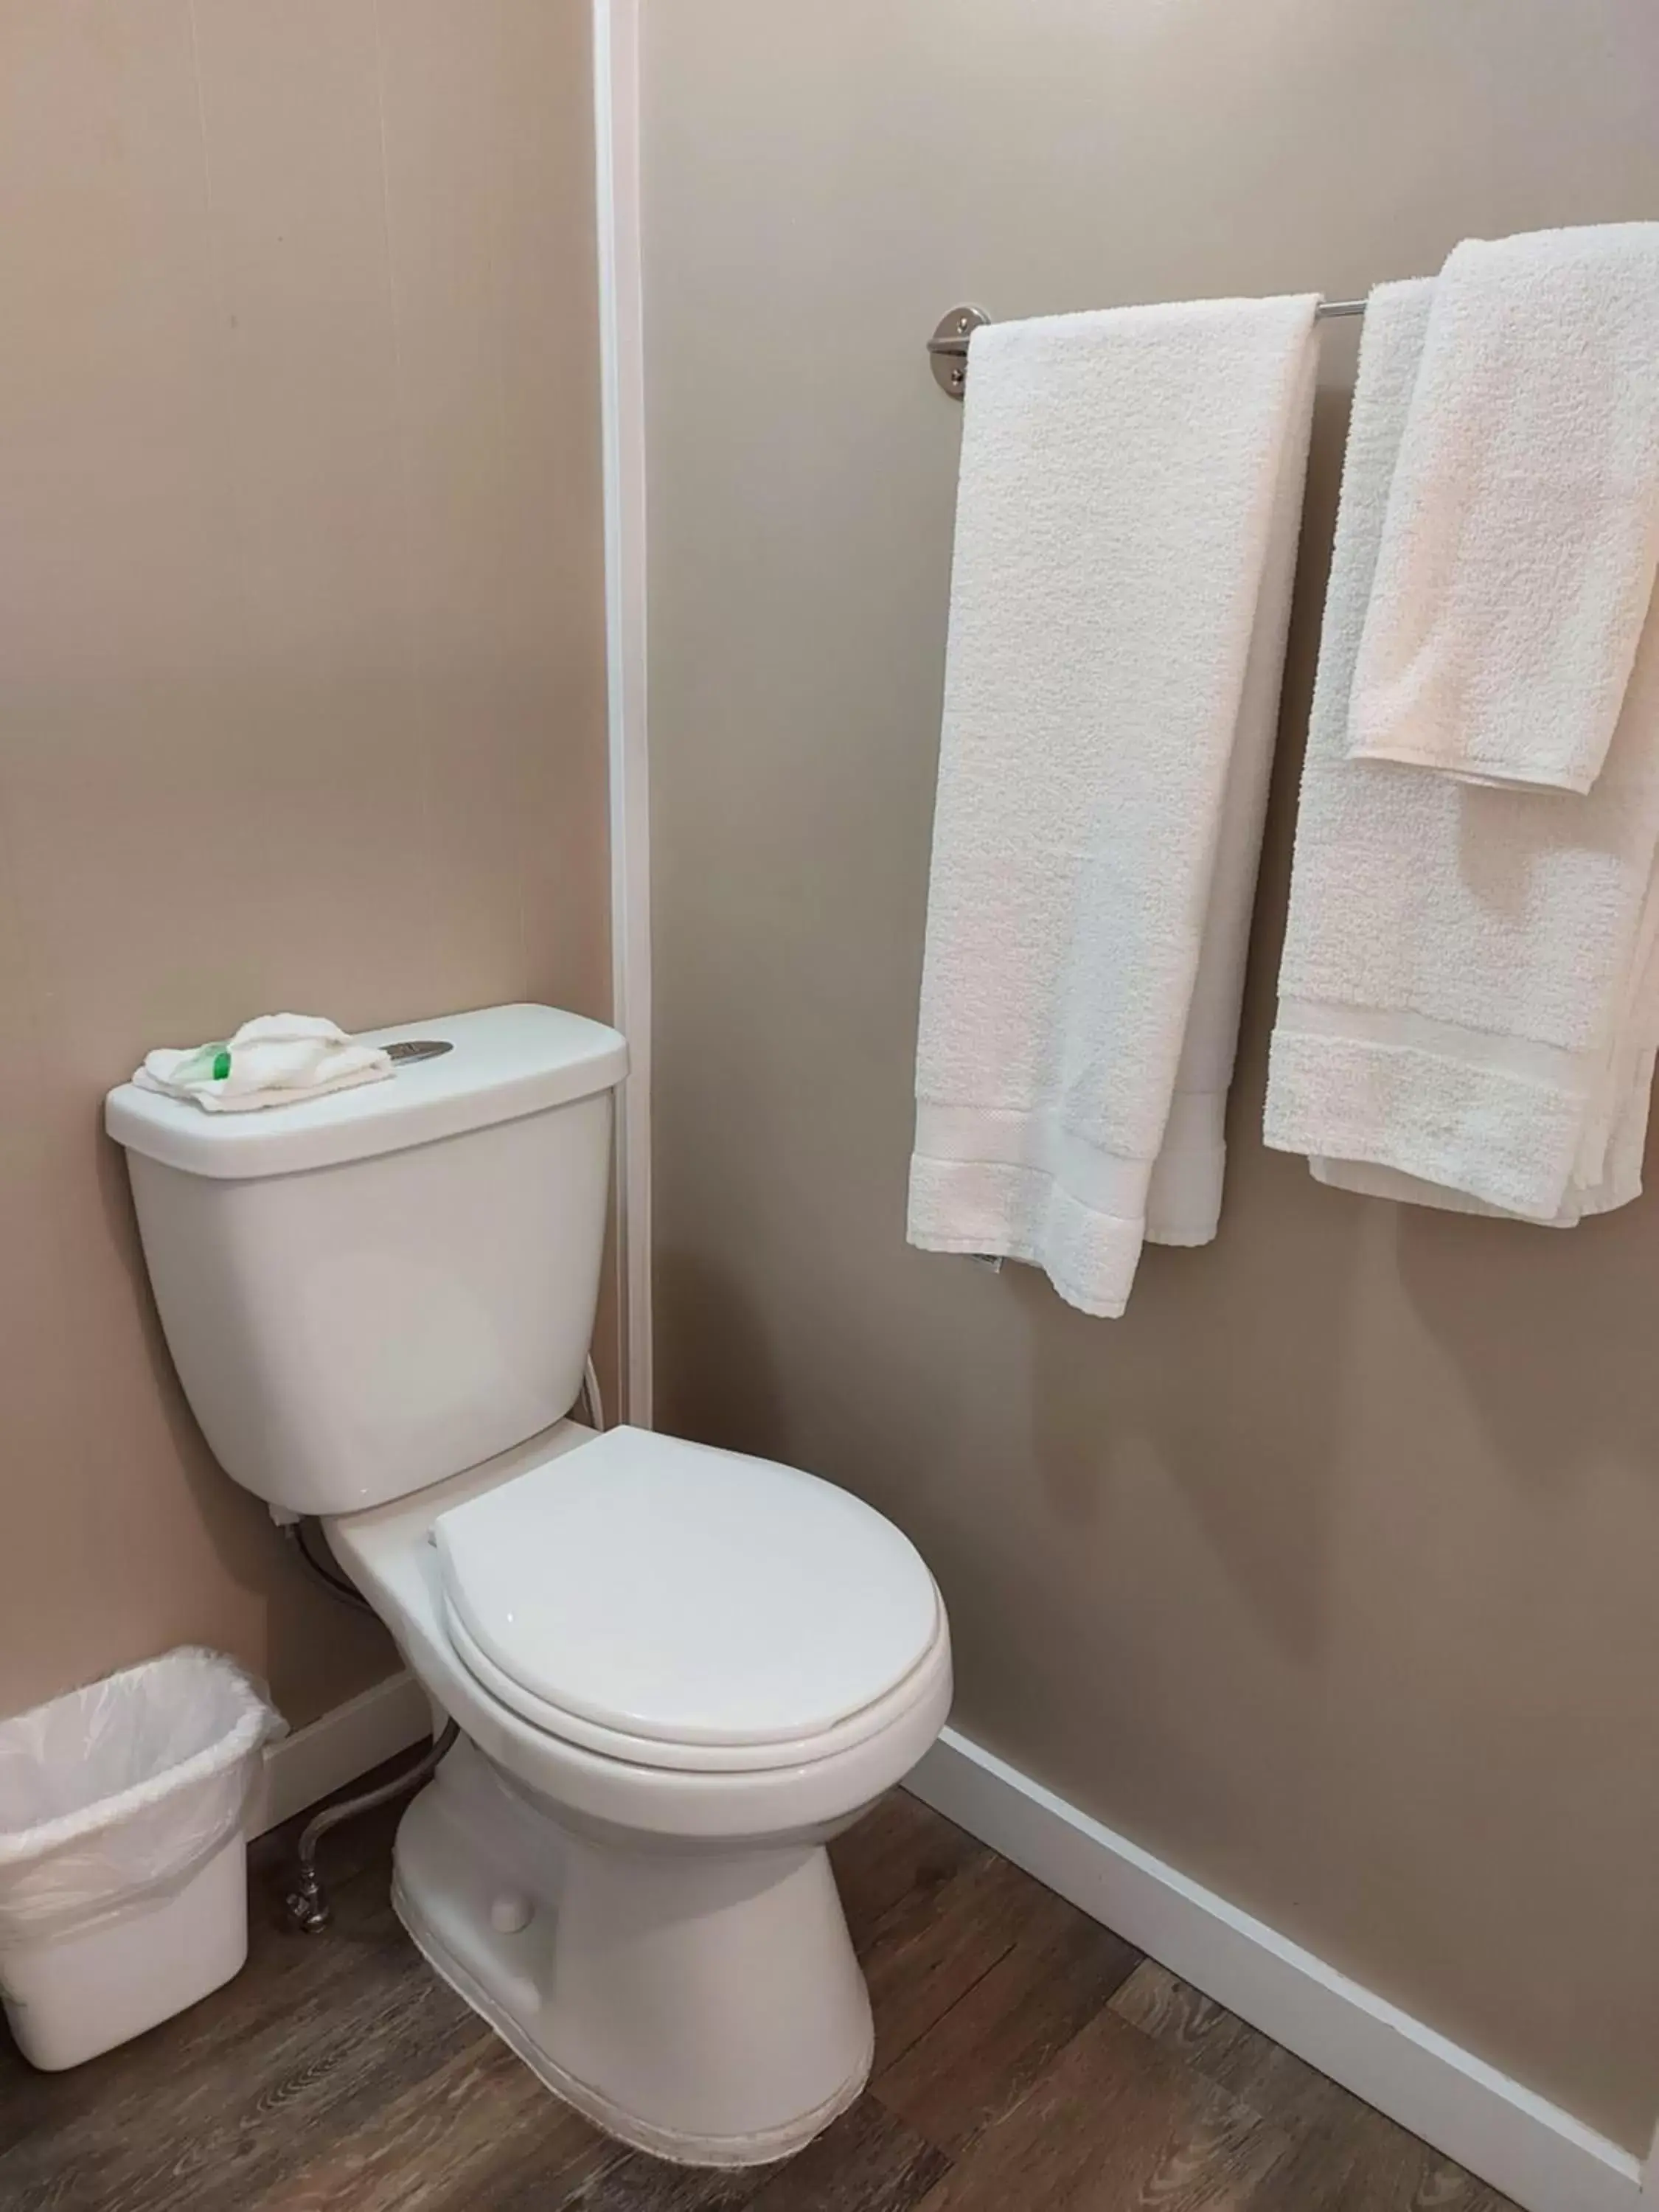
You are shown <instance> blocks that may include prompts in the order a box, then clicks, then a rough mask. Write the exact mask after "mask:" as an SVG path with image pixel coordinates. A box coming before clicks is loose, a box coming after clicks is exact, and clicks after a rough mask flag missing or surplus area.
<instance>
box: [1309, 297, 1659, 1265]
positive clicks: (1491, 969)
mask: <svg viewBox="0 0 1659 2212" xmlns="http://www.w3.org/2000/svg"><path fill="white" fill-rule="evenodd" d="M1433 295H1434V286H1433V284H1432V283H1427V282H1425V283H1411V284H1395V285H1387V286H1384V287H1383V288H1381V289H1379V290H1378V291H1376V292H1375V293H1373V294H1372V295H1371V302H1370V311H1369V313H1367V316H1366V319H1365V332H1364V342H1363V344H1362V347H1361V352H1360V362H1359V376H1358V386H1357V388H1356V391H1355V394H1354V410H1353V421H1352V428H1351V430H1350V432H1349V437H1348V450H1347V457H1346V464H1345V466H1344V470H1343V477H1342V498H1341V506H1340V513H1339V516H1338V521H1337V532H1336V544H1335V549H1334V554H1333V557H1332V564H1331V579H1330V586H1329V590H1328V595H1327V599H1326V603H1325V623H1324V630H1323V635H1322V640H1321V646H1320V660H1319V674H1318V679H1317V683H1316V687H1315V693H1314V705H1313V715H1312V720H1311V724H1310V731H1309V738H1308V754H1307V763H1306V766H1305V769H1304V775H1303V782H1302V796H1301V805H1300V811H1299V813H1298V817H1297V839H1296V861H1295V869H1294V873H1293V876H1292V879H1291V911H1290V919H1289V926H1288V929H1287V933H1286V938H1285V956H1284V962H1283V965H1282V967H1281V969H1280V974H1279V1018H1278V1024H1277V1026H1276V1028H1275V1030H1274V1034H1273V1052H1272V1060H1271V1067H1270V1073H1269V1080H1268V1090H1267V1115H1266V1135H1267V1142H1268V1144H1269V1145H1272V1146H1276V1147H1278V1148H1279V1149H1280V1150H1283V1151H1287V1152H1302V1153H1305V1154H1306V1155H1308V1156H1309V1158H1310V1159H1311V1160H1312V1161H1313V1162H1314V1171H1315V1173H1316V1175H1317V1176H1319V1178H1320V1179H1321V1180H1322V1181H1323V1182H1332V1183H1338V1184H1341V1185H1343V1186H1345V1187H1346V1188H1352V1189H1358V1190H1364V1191H1368V1192H1373V1193H1378V1194H1386V1195H1388V1196H1391V1197H1397V1198H1406V1199H1413V1200H1418V1201H1419V1202H1426V1203H1431V1204H1435V1205H1440V1206H1449V1207H1452V1208H1455V1209H1457V1210H1461V1211H1465V1212H1499V1213H1507V1214H1514V1215H1518V1216H1520V1217H1522V1218H1524V1219H1527V1220H1531V1221H1535V1222H1541V1223H1545V1224H1548V1225H1559V1226H1570V1225H1571V1224H1573V1223H1574V1222H1576V1221H1577V1220H1578V1219H1579V1218H1581V1217H1582V1216H1583V1215H1584V1214H1586V1213H1589V1212H1604V1211H1606V1210H1607V1208H1608V1207H1610V1206H1616V1205H1620V1204H1622V1203H1624V1202H1625V1201H1626V1200H1628V1199H1630V1198H1632V1197H1633V1196H1635V1194H1636V1193H1637V1192H1638V1190H1639V1188H1640V1167H1641V1154H1642V1138H1643V1135H1644V1131H1645V1127H1646V1119H1647V1098H1648V1088H1649V1085H1650V1081H1651V1079H1652V1074H1653V1067H1654V1048H1655V1045H1656V1043H1659V1019H1656V1014H1659V992H1656V988H1655V984H1656V958H1655V944H1656V924H1659V897H1656V889H1655V872H1654V864H1655V854H1656V848H1659V620H1654V621H1650V623H1648V625H1647V626H1646V628H1645V629H1644V632H1643V635H1642V638H1641V640H1640V642H1639V645H1638V650H1637V653H1636V655H1635V659H1634V665H1633V667H1632V672H1631V677H1630V681H1629V683H1628V685H1627V686H1626V690H1625V694H1624V697H1623V702H1622V708H1621V711H1620V715H1619V718H1618V721H1617V724H1616V726H1615V728H1614V731H1613V736H1612V738H1611V740H1610V742H1609V744H1608V746H1607V757H1606V762H1605V765H1604V766H1603V767H1602V769H1601V774H1600V775H1599V776H1598V777H1597V778H1596V780H1595V787H1594V789H1593V790H1592V791H1590V792H1589V794H1588V795H1587V796H1584V797H1582V798H1576V799H1564V798H1563V797H1562V796H1561V794H1560V793H1559V790H1553V789H1552V790H1531V791H1528V790H1520V789H1514V788H1502V787H1491V786H1487V785H1483V784H1481V783H1479V782H1475V781H1462V780H1459V779H1458V778H1457V777H1455V776H1453V775H1446V774H1442V773H1439V772H1437V771H1436V770H1433V769H1425V768H1424V767H1422V766H1420V765H1419V766H1412V765H1401V764H1398V763H1392V762H1388V761H1376V760H1369V759H1358V760H1357V759H1354V758H1352V757H1350V748H1349V743H1348V735H1349V728H1348V725H1349V703H1350V699H1351V696H1352V690H1353V682H1354V671H1355V664H1356V660H1357V658H1358V650H1359V641H1360V637H1361V633H1362V630H1363V628H1364V621H1365V611H1366V608H1367V605H1368V604H1369V603H1370V598H1371V592H1372V586H1373V579H1374V575H1375V572H1376V565H1377V560H1378V555H1379V549H1380V546H1381V544H1382V540H1383V527H1384V516H1385V513H1386V511H1387V508H1388V502H1389V487H1390V484H1391V483H1392V481H1393V477H1394V473H1395V464H1396V459H1397V456H1398V454H1399V451H1400V447H1401V436H1402V433H1403V430H1404V428H1405V424H1406V420H1407V412H1408V410H1409V409H1410V407H1411V404H1412V401H1413V391H1414V389H1415V386H1416V380H1417V374H1418V368H1419V362H1420V360H1421V358H1422V355H1423V351H1424V344H1425V335H1426V332H1427V331H1428V327H1429V322H1430V316H1431V306H1432V301H1433Z"/></svg>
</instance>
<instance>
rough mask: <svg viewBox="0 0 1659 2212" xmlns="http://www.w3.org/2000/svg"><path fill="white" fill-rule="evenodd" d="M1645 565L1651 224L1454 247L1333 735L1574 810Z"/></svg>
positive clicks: (1362, 751)
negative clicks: (1553, 798)
mask: <svg viewBox="0 0 1659 2212" xmlns="http://www.w3.org/2000/svg"><path fill="white" fill-rule="evenodd" d="M1656 566H1659V222H1630V223H1604V224H1600V225H1597V226H1595V227H1594V228H1587V229H1579V230H1547V231H1538V232H1534V233H1533V234H1531V235H1529V236H1526V237H1521V238H1505V239H1500V240H1497V241H1495V242H1488V241H1486V240H1480V239H1472V240H1468V241H1466V242H1465V243H1464V244H1463V245H1462V246H1458V247H1457V248H1456V250H1455V252H1453V253H1452V255H1451V257H1450V258H1449V260H1448V261H1447V263H1446V265H1445V268H1444V269H1443V271H1442V272H1441V276H1440V278H1439V281H1438V282H1437V284H1436V286H1435V289H1434V300H1433V306H1432V307H1431V311H1430V315H1429V323H1428V331H1427V335H1426V337H1425V341H1424V345H1423V355H1422V360H1421V362H1420V364H1419V368H1418V372H1417V376H1416V379H1415V381H1414V384H1413V392H1412V398H1411V404H1410V408H1409V411H1408V413H1407V420H1406V426H1405V432H1404V435H1403V437H1402V438H1401V445H1400V453H1399V456H1398V459H1397V460H1396V462H1395V470H1394V475H1393V481H1392V483H1391V485H1390V488H1389V498H1388V509H1387V515H1386V519H1385V520H1384V522H1383V536H1382V543H1381V546H1380V548H1379V550H1378V553H1377V558H1376V576H1375V579H1374V581H1373V584H1372V587H1371V594H1370V605H1369V607H1368V609H1367V611H1366V615H1365V623H1364V634H1363V635H1362V638H1361V641H1360V646H1359V654H1358V662H1357V664H1356V665H1355V670H1354V684H1353V698H1352V708H1351V718H1350V723H1349V731H1348V743H1349V750H1351V751H1352V753H1353V754H1354V755H1355V756H1356V757H1359V758H1364V759H1369V760H1393V761H1406V762H1414V763H1421V764H1423V765H1425V766H1428V767H1431V768H1438V769H1443V770H1445V771H1446V772H1448V773H1449V774H1452V775H1463V776H1467V777H1469V778H1471V779H1472V780H1474V781H1486V782H1499V783H1512V784H1517V785H1521V786H1523V787H1534V786H1535V787H1541V788H1545V789H1553V790H1560V791H1566V792H1584V791H1588V790H1589V788H1590V787H1591V785H1592V784H1593V783H1594V781H1595V777H1596V775H1597V774H1598V773H1599V772H1600V769H1601V763H1602V761H1603V760H1604V759H1605V757H1606V755H1607V746H1608V744H1609V742H1610V741H1611V738H1612V736H1613V726H1614V725H1615V723H1616V722H1617V721H1618V719H1619V715H1620V709H1621V708H1622V706H1623V702H1624V696H1625V691H1626V686H1627V684H1628V683H1629V680H1630V673H1631V668H1632V663H1633V662H1634V659H1635V656H1636V646H1637V641H1638V637H1639V636H1640V635H1641V633H1642V627H1643V623H1644V620H1645V618H1646V614H1647V609H1648V605H1649V602H1650V599H1651V597H1652V593H1653V580H1654V574H1655V569H1656Z"/></svg>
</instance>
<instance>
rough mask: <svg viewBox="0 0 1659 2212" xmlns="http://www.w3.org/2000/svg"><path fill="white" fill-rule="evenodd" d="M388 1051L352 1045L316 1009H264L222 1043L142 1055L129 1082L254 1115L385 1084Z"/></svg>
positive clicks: (219, 1110) (216, 1110) (214, 1108)
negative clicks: (365, 1085)
mask: <svg viewBox="0 0 1659 2212" xmlns="http://www.w3.org/2000/svg"><path fill="white" fill-rule="evenodd" d="M391 1073H392V1060H391V1058H390V1055H389V1054H386V1053H385V1052H383V1051H382V1050H381V1048H380V1046H378V1045H368V1044H356V1043H355V1042H353V1041H352V1039H351V1038H350V1037H349V1036H347V1035H346V1032H345V1031H344V1030H343V1029H339V1028H337V1026H336V1025H335V1024H334V1023H332V1022H331V1021H326V1020H325V1019H324V1018H323V1017H322V1016H321V1015H319V1014H261V1015H259V1016H258V1018H256V1019H255V1020H253V1021H251V1022H244V1023H243V1024H242V1026H241V1027H240V1029H239V1030H237V1032H236V1034H235V1035H234V1036H232V1037H228V1038H226V1039H225V1041H224V1042H222V1043H217V1044H204V1045H192V1046H189V1047H185V1048H182V1049H173V1048H169V1047H166V1046H163V1047H161V1048H158V1049H157V1050H156V1051H155V1052H149V1053H146V1054H145V1055H144V1064H143V1066H142V1067H140V1068H138V1069H137V1070H135V1072H134V1074H133V1078H132V1079H133V1081H134V1082H135V1083H136V1084H137V1085H138V1086H139V1087H140V1089H141V1090H144V1091H164V1092H166V1093H167V1096H168V1097H173V1098H188V1099H191V1100H193V1101H194V1103H196V1104H197V1106H202V1107H204V1108H205V1109H207V1111H208V1112H209V1113H210V1114H251V1113H256V1112H258V1110H259V1109H261V1108H262V1107H265V1106H289V1105H294V1104H295V1103H298V1102H299V1101H300V1100H301V1099H305V1098H320V1097H324V1096H325V1094H326V1093H327V1092H329V1091H349V1090H351V1089H352V1088H354V1087H355V1086H356V1085H358V1084H360V1083H383V1082H384V1081H385V1080H386V1078H387V1076H389V1075H390V1074H391Z"/></svg>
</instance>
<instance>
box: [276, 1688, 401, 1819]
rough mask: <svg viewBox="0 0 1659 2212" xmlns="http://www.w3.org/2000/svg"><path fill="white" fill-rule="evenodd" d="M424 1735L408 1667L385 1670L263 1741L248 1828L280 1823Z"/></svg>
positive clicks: (393, 1755) (342, 1786)
mask: <svg viewBox="0 0 1659 2212" xmlns="http://www.w3.org/2000/svg"><path fill="white" fill-rule="evenodd" d="M431 1734H432V1707H431V1705H430V1704H429V1702H428V1699H427V1694H426V1692H425V1691H424V1690H423V1689H422V1687H421V1686H420V1684H419V1683H418V1682H417V1681H416V1679H415V1677H414V1676H413V1675H412V1674H405V1673H399V1674H392V1675H389V1676H388V1677H387V1678H386V1680H385V1681H384V1682H376V1683H375V1684H374V1686H373V1687H372V1688H370V1689H367V1690H363V1691H361V1692H359V1693H358V1695H357V1696H356V1697H355V1698H348V1699H347V1700H346V1702H345V1703H344V1705H336V1706H335V1707H334V1709H333V1711H331V1712H326V1713H324V1714H322V1715H321V1716H320V1717H319V1718H318V1719H316V1720H314V1721H309V1722H307V1724H306V1726H305V1727H304V1728H298V1729H295V1731H294V1733H293V1734H292V1735H285V1736H282V1737H280V1738H279V1739H278V1740H277V1741H276V1742H275V1743H272V1744H268V1745H267V1746H266V1747H265V1771H264V1785H263V1788H262V1790H261V1791H260V1793H259V1799H258V1802H256V1804H255V1806H254V1808H253V1812H252V1817H251V1819H250V1820H249V1822H248V1832H249V1833H250V1834H251V1835H255V1836H262V1835H264V1832H265V1830H266V1829H267V1828H276V1827H280V1826H282V1824H283V1821H284V1820H291V1819H292V1818H293V1817H294V1815H295V1814H296V1813H303V1812H304V1810H305V1809H306V1808H307V1805H314V1804H315V1803H316V1802H317V1801H318V1799H319V1798H320V1797H326V1796H330V1795H331V1792H332V1791H334V1790H343V1789H344V1787H345V1785H346V1784H347V1783H348V1782H355V1781H356V1779H357V1778H358V1776H359V1775H362V1774H367V1773H368V1771H369V1769H370V1767H372V1766H378V1765H380V1761H381V1760H382V1759H391V1758H393V1757H395V1755H396V1754H397V1753H398V1752H400V1751H406V1750H408V1748H409V1747H410V1745H411V1744H416V1743H424V1742H426V1741H428V1738H429V1737H430V1736H431Z"/></svg>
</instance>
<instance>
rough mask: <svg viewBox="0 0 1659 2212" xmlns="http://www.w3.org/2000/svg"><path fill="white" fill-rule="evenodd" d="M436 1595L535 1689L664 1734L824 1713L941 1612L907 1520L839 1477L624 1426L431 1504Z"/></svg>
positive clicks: (912, 1654) (756, 1734)
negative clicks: (439, 1588) (823, 1477)
mask: <svg viewBox="0 0 1659 2212" xmlns="http://www.w3.org/2000/svg"><path fill="white" fill-rule="evenodd" d="M433 1533H434V1537H435V1542H436V1545H437V1548H438V1556H439V1561H440V1565H441V1574H442V1578H443V1585H444V1592H445V1595H446V1598H447V1601H448V1605H449V1607H451V1609H452V1610H453V1614H454V1616H455V1618H456V1619H457V1620H459V1624H460V1626H461V1627H462V1628H463V1629H464V1630H465V1633H466V1636H467V1637H468V1638H471V1641H472V1642H473V1643H474V1644H477V1647H478V1649H479V1650H480V1651H481V1652H482V1653H483V1655H484V1656H485V1657H486V1659H488V1660H489V1661H490V1662H493V1663H494V1665H495V1667H497V1668H500V1669H501V1674H503V1675H504V1676H505V1677H506V1678H507V1680H508V1681H510V1682H513V1683H515V1684H517V1685H518V1686H520V1688H521V1689H523V1690H525V1691H526V1692H529V1693H530V1694H531V1696H532V1697H533V1698H534V1699H537V1700H538V1702H539V1703H540V1704H542V1705H549V1706H552V1707H555V1708H557V1709H559V1710H561V1711H564V1712H567V1713H571V1714H575V1715H579V1716H580V1717H582V1718H583V1719H585V1720H587V1721H591V1722H594V1723H598V1724H599V1726H601V1727H603V1728H606V1729H615V1730H617V1731H618V1732H619V1733H620V1734H623V1735H632V1736H636V1737H640V1738H642V1739H645V1740H646V1741H654V1742H659V1743H684V1744H722V1745H737V1744H763V1743H776V1742H783V1741H787V1740H788V1739H789V1738H791V1737H803V1736H808V1735H814V1734H817V1733H818V1732H819V1731H822V1730H823V1729H829V1728H832V1727H834V1726H835V1724H836V1723H837V1722H838V1721H842V1720H844V1719H846V1718H847V1717H848V1715H850V1714H853V1713H855V1712H857V1711H860V1708H862V1707H863V1706H866V1705H871V1704H872V1703H873V1702H874V1701H875V1700H876V1699H878V1698H880V1697H882V1696H884V1694H885V1693H886V1692H888V1691H890V1690H891V1689H892V1688H893V1687H894V1686H895V1685H896V1684H897V1683H898V1682H900V1681H901V1680H902V1679H903V1678H904V1676H905V1675H906V1674H908V1673H909V1672H910V1670H911V1669H912V1668H914V1667H915V1665H916V1664H917V1662H919V1661H920V1660H921V1658H922V1657H923V1656H924V1655H925V1653H926V1652H927V1650H928V1649H929V1647H930V1645H931V1644H933V1641H934V1638H935V1637H936V1635H937V1633H938V1632H939V1595H938V1593H937V1591H936V1590H935V1589H934V1586H933V1577H932V1576H931V1575H930V1574H929V1573H928V1571H927V1567H926V1566H925V1565H923V1563H922V1560H921V1556H920V1554H919V1553H917V1552H916V1550H915V1547H914V1546H913V1545H912V1544H911V1543H910V1541H908V1538H907V1537H905V1536H903V1535H902V1534H900V1533H899V1531H898V1530H897V1529H896V1528H894V1527H893V1525H892V1523H891V1522H889V1521H885V1520H884V1519H883V1518H882V1516H881V1515H880V1514H879V1513H877V1512H875V1511H874V1510H872V1508H871V1507H870V1506H868V1505H866V1504H864V1503H863V1502H862V1500H861V1499H859V1498H854V1497H853V1496H852V1495H851V1494H850V1492H847V1491H844V1490H838V1489H836V1486H835V1485H834V1484H833V1483H828V1482H821V1481H820V1480H818V1479H817V1476H815V1475H811V1474H802V1473H801V1472H800V1470H799V1468H790V1467H780V1466H777V1465H776V1464H775V1463H774V1462H771V1461H769V1460H758V1459H748V1458H744V1457H742V1456H740V1455H738V1454H737V1453H735V1452H724V1451H714V1450H712V1449H708V1447H707V1446H704V1445H702V1444H690V1443H681V1442H679V1441H678V1440H677V1439H676V1438H673V1437H659V1436H653V1435H652V1434H650V1433H649V1432H648V1431H645V1430H642V1429H632V1428H617V1429H612V1430H611V1431H609V1432H608V1433H607V1434H605V1435H604V1436H602V1437H596V1438H595V1439H594V1441H593V1442H592V1443H590V1444H584V1445H582V1446H581V1447H580V1449H577V1450H574V1451H568V1452H565V1453H562V1455H560V1456H558V1457H557V1458H556V1459H552V1460H549V1461H547V1462H544V1464H543V1465H542V1466H540V1467H538V1468H532V1469H531V1470H530V1472H529V1473H527V1474H521V1475H519V1476H517V1477H516V1478H515V1479H514V1480H513V1481H511V1482H507V1483H503V1484H502V1485H501V1487H500V1488H499V1489H496V1490H492V1491H489V1492H486V1493H485V1494H484V1495H483V1496H482V1497H479V1498H471V1499H470V1500H469V1501H468V1502H467V1503H466V1504H464V1505H458V1506H455V1507H453V1509H452V1510H450V1511H449V1512H447V1513H443V1514H441V1515H440V1516H438V1519H437V1520H436V1522H435V1523H434V1524H433Z"/></svg>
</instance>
